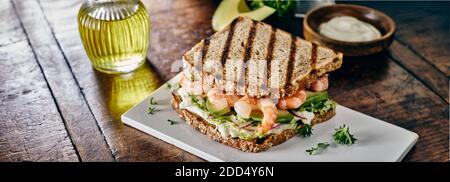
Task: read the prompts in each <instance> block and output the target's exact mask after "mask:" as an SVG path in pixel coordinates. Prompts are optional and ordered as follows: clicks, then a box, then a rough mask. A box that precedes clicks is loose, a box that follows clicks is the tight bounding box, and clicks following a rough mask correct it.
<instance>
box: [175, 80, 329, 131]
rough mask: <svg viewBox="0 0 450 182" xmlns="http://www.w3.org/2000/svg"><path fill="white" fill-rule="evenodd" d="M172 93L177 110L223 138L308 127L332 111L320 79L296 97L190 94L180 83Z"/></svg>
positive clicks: (325, 84)
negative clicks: (199, 121)
mask: <svg viewBox="0 0 450 182" xmlns="http://www.w3.org/2000/svg"><path fill="white" fill-rule="evenodd" d="M180 85H181V87H180V88H178V89H177V90H175V91H174V93H175V94H176V95H177V96H179V97H180V98H181V103H180V104H179V108H180V109H185V110H188V111H190V112H192V113H194V114H196V115H198V116H200V117H201V118H202V119H204V120H205V121H207V122H208V123H209V124H211V125H214V126H215V128H216V130H218V131H219V132H220V134H221V135H222V137H225V138H239V139H243V140H252V139H257V138H264V137H266V136H268V135H270V134H279V133H281V132H283V131H284V130H287V129H293V130H298V129H300V128H301V127H303V126H308V127H310V126H311V121H312V120H313V119H314V117H317V116H320V115H323V114H325V113H327V112H328V111H330V110H333V109H335V107H336V103H335V102H334V101H333V100H331V99H330V98H329V97H328V94H327V92H326V89H327V88H328V79H327V78H326V76H325V77H321V78H319V79H318V80H317V81H315V82H313V83H312V84H311V85H309V86H308V87H307V88H304V89H300V90H299V91H297V94H294V95H293V96H290V97H285V98H280V99H270V98H251V97H247V96H238V95H226V94H222V92H218V90H217V89H216V88H211V89H210V90H209V91H208V92H207V94H193V93H192V90H191V89H190V87H188V86H186V83H183V79H182V81H181V82H180Z"/></svg>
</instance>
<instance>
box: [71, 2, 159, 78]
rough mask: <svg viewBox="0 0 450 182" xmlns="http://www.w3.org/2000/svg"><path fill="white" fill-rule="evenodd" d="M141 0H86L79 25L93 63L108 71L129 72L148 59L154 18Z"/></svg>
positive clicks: (94, 65)
mask: <svg viewBox="0 0 450 182" xmlns="http://www.w3.org/2000/svg"><path fill="white" fill-rule="evenodd" d="M149 19H150V18H149V16H148V13H147V10H146V9H145V6H144V5H143V4H142V2H141V1H139V0H85V1H84V3H83V4H82V5H81V8H80V11H79V13H78V29H79V32H80V37H81V40H82V42H83V45H84V49H85V50H86V53H87V55H88V57H89V59H90V60H91V62H92V66H93V67H94V68H95V69H96V70H98V71H100V72H105V73H126V72H130V71H133V70H135V69H137V68H138V67H139V66H141V65H142V64H143V63H144V62H145V59H146V55H147V50H148V46H149V36H150V21H149Z"/></svg>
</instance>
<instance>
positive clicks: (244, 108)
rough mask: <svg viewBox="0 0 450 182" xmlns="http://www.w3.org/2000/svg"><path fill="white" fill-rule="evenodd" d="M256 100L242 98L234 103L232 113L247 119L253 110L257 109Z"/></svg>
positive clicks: (246, 97)
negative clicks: (234, 112)
mask: <svg viewBox="0 0 450 182" xmlns="http://www.w3.org/2000/svg"><path fill="white" fill-rule="evenodd" d="M257 105H258V100H257V99H255V98H251V97H248V96H244V97H242V98H241V99H239V100H238V101H237V102H236V103H234V111H236V113H237V114H238V115H239V116H241V117H242V118H246V119H247V118H249V117H250V114H251V113H252V111H253V110H256V109H258V107H257Z"/></svg>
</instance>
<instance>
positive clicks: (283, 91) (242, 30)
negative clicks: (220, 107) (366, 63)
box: [183, 17, 343, 98]
mask: <svg viewBox="0 0 450 182" xmlns="http://www.w3.org/2000/svg"><path fill="white" fill-rule="evenodd" d="M342 59H343V55H342V53H339V52H335V51H333V50H331V49H328V48H325V47H321V46H318V45H316V44H314V43H311V42H308V41H305V40H303V39H301V38H299V37H296V36H293V35H291V34H289V33H287V32H285V31H283V30H280V29H276V28H273V27H272V26H270V25H268V24H265V23H262V22H257V21H254V20H252V19H250V18H246V17H239V18H237V19H236V20H234V21H233V22H232V23H231V24H230V25H228V26H227V27H226V28H224V29H223V30H221V31H218V32H216V33H215V34H214V35H212V36H210V37H208V38H206V39H203V40H202V41H201V42H200V43H198V44H197V45H195V46H194V47H193V48H192V49H191V50H190V51H188V52H187V53H185V54H184V55H183V62H184V64H185V65H186V66H187V67H194V65H199V64H201V65H202V66H199V67H196V66H195V67H196V69H186V72H188V73H187V74H192V75H194V76H195V77H196V78H199V79H200V80H202V81H201V83H200V84H208V85H217V86H218V87H221V86H224V87H225V88H224V90H225V91H226V92H227V93H232V94H237V95H249V96H251V97H258V98H259V97H264V96H269V95H270V96H273V97H283V96H290V95H292V94H293V93H295V92H296V91H297V90H298V89H300V88H303V87H305V86H307V85H309V84H310V83H311V82H312V81H314V80H316V79H317V78H318V77H320V76H322V75H324V74H326V73H327V72H331V71H333V70H336V69H338V68H340V67H341V65H342ZM195 70H197V71H195ZM211 76H213V77H214V78H218V79H212V80H211V79H206V77H209V78H211ZM189 78H190V77H189ZM222 78H223V79H222ZM203 80H209V82H203ZM221 88H222V87H221ZM269 88H272V89H269Z"/></svg>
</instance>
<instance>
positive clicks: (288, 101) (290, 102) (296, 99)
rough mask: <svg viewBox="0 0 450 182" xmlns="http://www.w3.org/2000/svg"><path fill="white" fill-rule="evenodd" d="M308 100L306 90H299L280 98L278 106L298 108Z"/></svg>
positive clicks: (281, 107)
mask: <svg viewBox="0 0 450 182" xmlns="http://www.w3.org/2000/svg"><path fill="white" fill-rule="evenodd" d="M305 100H306V91H305V90H299V91H297V92H296V93H295V94H294V95H292V96H290V97H285V98H281V99H280V100H278V103H277V107H278V108H280V109H297V108H299V107H300V106H301V105H302V104H303V102H305Z"/></svg>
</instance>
